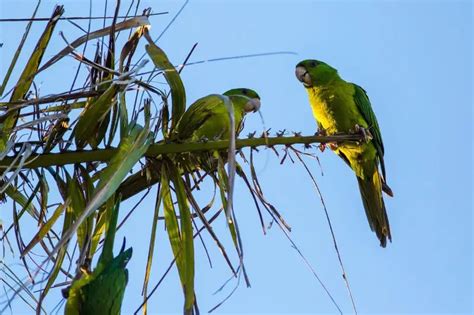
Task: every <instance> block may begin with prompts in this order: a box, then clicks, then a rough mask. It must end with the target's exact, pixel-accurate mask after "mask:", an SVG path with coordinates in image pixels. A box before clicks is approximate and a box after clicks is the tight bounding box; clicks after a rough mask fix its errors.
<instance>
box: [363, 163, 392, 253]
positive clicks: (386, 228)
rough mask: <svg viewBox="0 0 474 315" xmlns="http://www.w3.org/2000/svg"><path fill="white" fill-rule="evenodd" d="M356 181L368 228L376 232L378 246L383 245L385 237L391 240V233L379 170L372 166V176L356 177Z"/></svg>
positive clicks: (385, 241) (384, 244) (385, 243)
mask: <svg viewBox="0 0 474 315" xmlns="http://www.w3.org/2000/svg"><path fill="white" fill-rule="evenodd" d="M357 181H358V182H359V189H360V194H361V197H362V202H363V203H364V208H365V213H366V214H367V219H368V220H369V225H370V228H371V229H372V231H374V232H375V233H376V234H377V237H378V238H379V240H380V246H382V247H385V246H386V245H387V238H388V239H389V240H390V241H392V235H391V233H390V225H389V223H388V217H387V211H386V210H385V203H384V201H383V198H382V179H381V177H380V174H379V171H378V170H377V168H376V167H374V169H373V175H372V176H366V178H364V179H362V178H360V177H357Z"/></svg>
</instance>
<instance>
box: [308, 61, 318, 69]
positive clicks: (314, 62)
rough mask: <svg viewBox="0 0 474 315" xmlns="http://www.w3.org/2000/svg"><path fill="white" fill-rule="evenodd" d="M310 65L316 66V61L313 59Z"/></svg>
mask: <svg viewBox="0 0 474 315" xmlns="http://www.w3.org/2000/svg"><path fill="white" fill-rule="evenodd" d="M309 66H310V67H312V68H314V67H316V66H317V64H316V61H311V63H310V64H309Z"/></svg>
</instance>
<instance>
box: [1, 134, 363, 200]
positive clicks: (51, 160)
mask: <svg viewBox="0 0 474 315" xmlns="http://www.w3.org/2000/svg"><path fill="white" fill-rule="evenodd" d="M361 140H363V136H362V135H358V134H352V135H333V136H317V135H316V136H293V137H259V138H249V139H238V140H236V148H237V149H242V148H245V147H259V146H267V147H270V146H275V145H293V144H311V143H328V142H336V143H341V142H347V141H350V142H356V141H361ZM228 146H229V140H219V141H209V142H193V143H162V142H161V143H156V144H153V145H151V146H150V148H149V149H148V151H147V152H146V153H145V157H157V156H159V155H166V154H178V153H185V152H199V151H213V150H225V149H227V148H228ZM116 152H117V149H116V148H109V149H100V150H89V151H86V150H85V151H66V152H60V153H47V154H36V155H32V156H31V157H30V158H28V159H27V160H26V162H25V163H24V164H23V165H21V168H23V169H33V168H39V167H48V166H62V165H67V164H75V163H84V162H97V161H98V162H106V161H108V160H110V159H111V158H112V156H113V155H114V154H115V153H116ZM15 158H16V157H15V156H12V157H5V158H4V159H3V160H1V161H0V169H5V168H7V167H8V166H9V165H10V164H11V163H13V161H14V160H15ZM147 168H148V170H149V172H148V177H147V176H146V175H145V174H146V173H145V172H146V170H141V171H138V172H136V173H134V174H132V175H130V176H129V177H127V179H126V180H125V181H124V182H123V183H122V184H121V185H120V187H119V189H118V192H119V193H121V194H122V200H125V199H128V198H130V197H132V196H134V195H136V194H138V193H139V192H141V191H143V190H145V189H147V188H149V187H151V186H153V185H154V184H156V183H157V182H158V181H159V179H160V173H159V171H158V170H157V169H155V168H152V166H151V165H148V166H147ZM14 169H15V167H13V168H12V170H14Z"/></svg>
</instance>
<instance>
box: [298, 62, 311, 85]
mask: <svg viewBox="0 0 474 315" xmlns="http://www.w3.org/2000/svg"><path fill="white" fill-rule="evenodd" d="M295 75H296V78H297V79H298V81H300V82H301V83H303V84H304V86H306V87H310V86H312V85H313V84H312V82H311V77H310V75H309V73H308V71H307V70H306V68H305V67H302V66H298V67H296V69H295Z"/></svg>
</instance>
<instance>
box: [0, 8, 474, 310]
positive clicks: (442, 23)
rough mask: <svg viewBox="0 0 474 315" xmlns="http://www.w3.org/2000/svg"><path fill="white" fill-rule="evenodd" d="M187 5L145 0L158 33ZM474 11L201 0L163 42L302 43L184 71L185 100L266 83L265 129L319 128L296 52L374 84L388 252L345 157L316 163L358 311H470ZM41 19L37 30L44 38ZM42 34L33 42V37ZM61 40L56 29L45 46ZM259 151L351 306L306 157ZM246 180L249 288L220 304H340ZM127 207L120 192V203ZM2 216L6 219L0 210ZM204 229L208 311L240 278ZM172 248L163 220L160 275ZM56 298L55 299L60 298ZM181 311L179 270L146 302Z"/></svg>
mask: <svg viewBox="0 0 474 315" xmlns="http://www.w3.org/2000/svg"><path fill="white" fill-rule="evenodd" d="M109 2H112V1H109ZM122 2H124V3H129V2H128V1H122ZM32 3H33V1H32V2H29V1H18V2H17V1H10V0H6V1H5V0H4V1H2V2H1V5H0V8H1V10H0V12H1V13H0V16H1V17H2V18H5V17H25V16H29V14H30V12H31V10H32ZM54 3H55V2H51V1H44V2H43V4H42V6H41V9H40V13H39V14H38V15H39V16H49V15H50V12H51V11H52V7H53V4H54ZM62 3H63V4H65V9H66V13H65V15H66V16H71V15H75V16H77V15H87V13H88V1H64V2H62ZM101 3H103V1H96V2H95V3H94V8H93V10H94V14H96V15H100V14H101V12H102V10H103V8H102V4H101ZM151 3H152V4H151ZM181 4H182V2H181V1H153V2H152V1H142V7H147V6H152V7H153V9H154V11H170V14H169V15H167V16H158V17H153V18H152V19H151V23H152V29H151V31H152V35H154V36H156V35H157V34H159V33H160V32H161V30H162V29H163V27H164V26H166V25H167V23H168V22H169V21H170V19H171V18H172V16H173V15H174V13H175V12H176V11H177V10H178V9H179V7H180V6H181ZM124 6H125V5H124ZM472 14H473V11H472V3H471V2H469V1H334V2H332V1H289V0H287V1H229V2H226V3H225V5H224V4H223V3H222V2H220V1H191V2H190V3H189V5H188V6H187V7H186V8H185V9H184V11H183V13H182V14H181V15H180V16H179V18H178V19H177V20H176V22H175V23H174V24H173V25H172V26H171V28H170V29H169V30H168V31H167V33H166V34H165V35H164V36H163V37H162V39H161V41H160V42H159V43H158V44H159V45H160V46H161V47H162V48H163V49H164V50H165V51H166V52H167V53H168V55H169V57H170V59H171V60H172V61H174V62H175V63H181V62H182V60H184V58H185V57H186V55H187V53H188V51H189V50H190V48H191V47H192V45H193V44H194V43H195V42H198V43H199V44H198V47H197V49H196V52H195V53H194V54H193V56H192V57H191V60H190V61H191V62H192V61H197V60H202V59H210V58H217V57H225V56H234V55H245V54H252V53H263V52H272V51H293V52H296V53H297V55H280V56H267V57H259V58H249V59H239V60H230V61H224V62H214V63H205V64H201V65H196V66H189V67H188V68H186V69H185V70H184V71H183V75H182V76H183V80H184V83H185V86H186V91H187V97H188V100H189V101H190V102H191V101H193V100H195V99H197V98H199V97H201V96H203V95H206V94H210V93H222V92H223V91H225V90H227V89H229V88H232V87H240V86H245V87H250V88H253V89H255V90H257V91H258V92H259V94H260V96H261V98H262V113H263V115H264V118H265V125H266V127H267V128H268V127H271V128H272V130H273V131H277V130H280V129H287V130H290V131H298V132H302V133H303V134H306V135H310V134H313V133H314V132H315V129H316V125H315V121H314V119H313V117H312V115H311V111H310V107H309V104H308V100H307V96H306V93H305V91H304V89H303V87H302V86H301V85H300V83H299V82H298V81H297V80H296V78H295V76H294V67H295V65H296V63H297V62H298V61H300V60H302V59H307V58H314V59H319V60H323V61H326V62H327V63H329V64H331V65H332V66H334V67H335V68H337V69H338V70H339V73H340V75H341V76H342V77H343V78H344V79H346V80H349V81H352V82H355V83H357V84H359V85H361V86H362V87H364V88H365V89H366V90H367V92H368V95H369V97H370V99H371V102H372V105H373V108H374V111H375V113H376V114H377V118H378V121H379V124H380V126H381V130H382V135H383V140H384V144H385V149H386V153H385V156H386V167H387V174H388V181H389V184H390V185H391V187H392V189H393V191H394V193H395V197H394V198H386V206H387V210H388V213H389V218H390V223H391V226H392V234H393V243H392V244H389V245H388V246H387V248H385V249H382V248H380V247H379V246H378V241H377V240H376V237H375V235H374V234H373V233H372V232H371V231H370V229H369V226H368V224H367V222H366V217H365V214H364V211H363V208H362V203H361V200H360V195H359V192H358V188H357V184H356V180H355V176H354V175H353V174H352V173H351V171H350V170H349V169H348V168H347V167H346V166H345V165H344V163H343V162H342V161H341V160H340V159H339V158H338V157H337V156H335V155H334V154H333V153H331V152H330V151H329V150H328V151H325V152H324V153H318V156H319V159H320V161H321V164H322V168H323V171H324V176H321V172H320V170H319V167H318V165H317V163H316V162H314V161H310V160H308V161H309V164H310V166H311V169H312V171H313V172H314V173H315V174H316V176H317V181H318V184H319V186H320V188H321V190H322V193H323V196H324V199H325V201H326V204H327V207H328V210H329V213H330V216H331V219H332V223H333V226H334V229H335V232H336V236H337V241H338V244H339V248H340V251H341V254H342V256H343V260H344V263H345V268H346V271H347V273H348V276H349V280H350V283H351V286H352V291H353V294H354V297H355V301H356V304H357V307H358V310H359V312H360V313H451V314H452V313H466V314H467V313H471V312H472V309H473V305H472V296H473V291H472V282H473V273H472V265H473V261H472V251H473V244H472V239H473V234H472V227H473V220H472V210H473V209H472V206H473V197H472V195H473V194H472V192H473V186H472V178H473V170H472V160H473V159H472V158H473V156H472V155H473V151H472V145H473V130H472V120H473V112H472V106H473V94H472V86H473V82H472V72H473V63H472V53H473V51H472V38H473V34H472V29H473V25H472ZM84 25H85V24H84ZM96 26H97V27H99V25H98V24H96ZM23 29H24V25H23V24H20V23H16V24H12V23H9V24H6V23H4V24H1V25H0V32H1V33H0V34H1V42H3V43H4V46H3V48H1V50H0V57H1V60H0V71H1V72H0V73H1V74H2V75H0V77H3V73H4V71H5V69H6V67H7V65H8V63H9V61H10V59H11V56H12V54H13V50H14V49H16V46H17V43H18V41H19V39H20V36H21V34H22V32H23ZM40 29H41V27H39V26H37V27H36V28H35V31H36V33H35V34H36V36H38V32H39V30H40ZM58 30H63V31H64V32H65V35H66V36H67V38H68V39H74V38H75V37H76V36H78V35H80V33H79V32H78V31H77V30H75V29H74V28H73V27H72V26H70V25H69V24H66V23H63V24H60V26H59V27H58V28H57V29H56V31H55V36H58ZM33 43H34V41H33V40H30V41H29V46H28V48H30V49H31V48H32V45H33ZM62 46H63V43H62V42H61V40H58V42H57V44H56V45H53V46H52V47H51V49H50V50H49V51H48V53H47V56H52V55H53V54H54V53H55V52H57V51H58V50H59V49H60V48H62ZM72 63H73V61H72V60H71V59H70V58H66V59H65V60H63V61H62V62H61V63H59V64H58V65H57V66H55V67H54V68H53V69H52V70H51V71H53V72H55V73H57V74H60V75H63V74H62V73H68V72H67V71H70V70H71V64H72ZM68 67H69V68H68ZM41 88H42V90H43V91H44V93H49V92H50V91H51V92H59V91H62V90H63V89H67V88H68V86H65V85H64V83H63V82H61V81H60V80H57V79H53V80H51V77H49V78H48V80H44V82H42V83H41ZM252 130H262V123H261V121H260V119H259V118H258V117H257V116H256V115H254V116H253V117H248V119H247V122H246V131H244V133H243V134H246V133H247V131H249V132H250V131H252ZM256 160H257V172H258V175H259V178H260V182H261V184H262V186H263V189H264V192H265V195H266V196H267V197H268V199H269V200H270V201H271V202H272V203H273V204H274V205H275V206H276V207H277V208H278V209H279V210H280V211H281V212H282V214H283V216H284V217H285V219H286V221H287V222H289V224H290V225H291V226H292V228H293V230H292V233H291V236H292V238H293V240H294V241H295V242H296V243H297V244H298V246H299V248H300V249H301V250H302V251H303V253H304V254H305V255H306V257H307V259H308V260H309V261H310V262H311V264H313V266H314V267H315V269H316V271H317V272H318V274H319V276H320V277H321V278H322V279H323V281H324V283H325V284H326V285H327V287H328V288H329V290H330V291H331V292H332V294H333V296H334V297H335V299H336V301H337V303H338V304H339V306H340V307H341V308H342V309H343V310H344V312H345V313H346V312H347V313H350V312H351V306H350V300H349V299H348V296H347V293H346V289H345V286H344V282H343V280H342V278H341V273H340V269H339V265H338V263H337V257H336V255H335V252H334V249H333V245H332V240H331V237H330V233H329V229H328V226H327V223H326V220H325V217H324V213H323V208H322V205H321V203H320V201H319V197H318V196H317V194H316V193H315V191H314V188H313V187H312V184H311V181H310V179H309V178H308V176H307V175H306V173H305V171H304V169H303V168H302V167H301V166H300V165H298V164H294V165H292V164H291V163H285V164H284V165H279V159H278V158H276V157H275V156H274V154H273V153H271V151H269V150H261V151H260V152H259V154H258V155H257V156H256ZM237 184H238V187H237V191H236V197H235V198H236V211H237V215H238V219H239V224H240V227H241V230H242V236H243V242H244V246H245V263H246V267H247V269H248V273H249V275H250V280H251V283H252V287H251V288H249V289H247V288H245V286H244V285H243V283H242V284H241V286H240V288H239V289H238V290H237V291H236V293H235V294H234V295H233V297H232V298H231V299H229V300H228V301H227V302H226V303H225V304H224V305H223V306H222V307H221V308H219V309H218V312H223V313H224V312H225V313H245V314H250V313H277V312H278V313H334V312H335V311H336V309H335V308H334V306H333V305H332V303H331V301H330V300H329V299H328V297H327V296H326V295H325V293H324V291H323V290H322V289H321V287H320V285H319V284H318V283H317V281H316V279H314V277H313V276H312V274H311V273H310V271H309V270H308V269H307V267H306V266H305V264H304V263H303V261H302V260H301V258H300V257H299V256H298V255H297V253H296V251H295V250H294V249H293V248H292V247H291V246H290V244H289V242H288V240H287V239H286V238H285V237H284V235H283V234H282V233H281V231H280V230H278V228H277V227H276V226H273V227H272V228H271V229H269V230H268V233H267V235H263V234H262V231H261V228H260V226H259V222H258V216H257V213H256V210H255V209H254V206H253V203H252V201H251V199H250V197H249V194H248V192H247V191H246V190H245V187H244V184H243V182H241V181H238V182H237ZM153 203H154V197H152V198H150V199H148V200H147V202H145V203H144V204H143V205H142V206H141V207H140V208H139V210H138V211H137V212H136V213H135V215H134V216H133V217H132V219H131V220H130V221H129V222H128V228H127V230H126V231H122V232H121V233H120V237H122V236H126V237H127V243H128V244H130V245H132V246H133V247H134V255H133V259H132V261H131V263H130V264H129V269H130V275H131V281H130V285H129V287H128V289H127V293H126V299H125V302H124V303H125V304H124V312H133V311H134V310H135V309H136V306H137V304H138V301H139V299H140V295H139V293H140V292H141V284H142V280H143V274H144V261H145V259H146V255H147V241H148V238H149V231H150V228H151V224H150V222H151V218H152V210H153ZM131 205H132V204H131V203H126V204H125V207H123V209H128V208H129V207H130V206H131ZM127 207H128V208H127ZM5 212H7V213H9V210H8V211H5ZM5 212H4V213H5ZM2 220H8V219H7V218H5V217H4V215H3V214H2ZM267 221H268V220H267ZM224 224H225V223H224V220H220V221H218V222H216V230H217V231H218V232H220V233H221V235H225V236H224V239H225V237H226V236H227V235H226V234H225V232H226V231H225V225H224ZM205 239H206V240H207V245H208V248H209V249H210V252H211V254H212V256H213V268H212V269H210V268H209V264H208V263H207V260H206V257H205V254H204V252H203V250H202V247H201V246H200V245H197V246H196V248H197V253H196V255H197V257H198V258H197V259H198V262H197V273H198V276H197V282H196V283H197V284H196V289H197V298H198V302H199V304H200V306H201V311H203V312H205V311H207V310H209V309H210V308H212V307H213V306H214V305H216V304H217V303H218V302H220V301H221V300H222V299H223V298H224V297H225V296H226V294H227V293H228V292H230V290H231V289H232V287H233V285H234V284H235V283H234V282H232V283H231V284H230V285H229V286H228V287H226V288H225V289H224V291H223V292H221V293H218V294H216V295H213V292H214V291H216V290H217V289H218V288H219V287H220V286H221V285H222V284H223V283H224V281H225V280H226V279H227V278H228V277H229V275H230V274H229V271H228V269H227V268H226V265H225V263H224V261H223V259H222V258H221V257H220V256H219V253H218V251H217V250H216V248H215V246H214V244H213V243H212V241H211V240H210V239H209V238H205ZM227 241H228V240H227ZM227 244H228V247H229V246H230V243H229V242H227ZM170 255H171V254H170V249H169V242H168V241H167V240H166V233H165V231H164V230H163V228H162V226H160V229H159V238H158V241H157V249H156V256H155V258H156V260H155V265H154V269H153V272H152V280H151V283H152V284H154V283H156V281H157V280H158V278H159V277H160V276H161V274H162V273H163V271H164V270H165V269H166V268H167V267H168V263H169V261H170V257H171V256H170ZM57 296H58V297H57V298H59V295H57ZM51 299H52V301H49V302H48V303H49V304H48V305H54V304H55V302H57V300H54V298H51ZM181 307H182V294H181V289H180V287H179V281H178V276H177V273H176V270H173V271H172V273H171V274H170V276H169V277H168V278H167V279H166V280H165V281H164V283H163V285H162V286H161V287H160V288H159V289H158V291H157V294H156V295H155V296H154V297H153V299H152V300H151V301H150V304H149V311H150V312H151V313H176V312H180V311H181ZM18 310H19V311H21V310H23V311H25V312H26V311H27V308H25V307H24V306H19V308H18Z"/></svg>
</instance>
